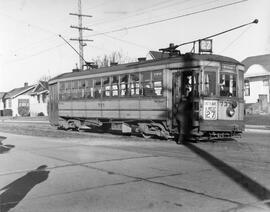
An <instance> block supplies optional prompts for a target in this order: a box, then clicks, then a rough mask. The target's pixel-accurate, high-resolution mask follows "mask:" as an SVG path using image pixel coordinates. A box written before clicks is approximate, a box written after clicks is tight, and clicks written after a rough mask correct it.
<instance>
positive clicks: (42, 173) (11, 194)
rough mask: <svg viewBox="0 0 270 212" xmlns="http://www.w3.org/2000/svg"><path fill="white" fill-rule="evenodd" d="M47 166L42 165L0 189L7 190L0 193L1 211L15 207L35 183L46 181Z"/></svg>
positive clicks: (4, 211) (47, 174)
mask: <svg viewBox="0 0 270 212" xmlns="http://www.w3.org/2000/svg"><path fill="white" fill-rule="evenodd" d="M46 168H47V166H46V165H42V166H40V167H38V168H37V169H35V170H33V171H30V172H28V173H27V174H26V175H24V176H23V177H21V178H19V179H17V180H15V181H13V182H12V183H10V184H8V185H7V186H5V187H3V188H1V190H0V191H3V190H5V191H4V192H3V193H2V194H1V195H0V211H1V212H7V211H9V210H10V209H12V208H14V207H15V206H16V205H17V204H18V203H19V202H20V201H21V200H22V199H23V198H24V197H25V196H26V194H27V193H28V192H29V191H30V190H31V189H32V188H34V187H35V185H37V184H39V183H41V182H43V181H45V180H46V179H47V178H48V176H49V171H47V170H46Z"/></svg>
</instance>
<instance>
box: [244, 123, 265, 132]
mask: <svg viewBox="0 0 270 212" xmlns="http://www.w3.org/2000/svg"><path fill="white" fill-rule="evenodd" d="M245 132H261V133H270V126H269V125H251V124H246V125H245Z"/></svg>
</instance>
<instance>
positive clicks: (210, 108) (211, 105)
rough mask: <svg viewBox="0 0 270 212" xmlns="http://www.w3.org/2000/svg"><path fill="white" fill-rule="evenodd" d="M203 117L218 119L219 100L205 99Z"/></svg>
mask: <svg viewBox="0 0 270 212" xmlns="http://www.w3.org/2000/svg"><path fill="white" fill-rule="evenodd" d="M203 108H204V110H203V118H204V119H205V120H216V119H217V108H218V106H217V101H216V100H204V107H203Z"/></svg>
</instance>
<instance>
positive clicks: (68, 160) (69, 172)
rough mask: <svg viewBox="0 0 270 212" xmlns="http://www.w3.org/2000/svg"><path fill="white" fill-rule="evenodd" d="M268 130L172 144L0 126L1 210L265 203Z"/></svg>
mask: <svg viewBox="0 0 270 212" xmlns="http://www.w3.org/2000/svg"><path fill="white" fill-rule="evenodd" d="M269 135H270V134H269V133H268V132H266V133H253V132H246V133H245V134H244V135H243V137H242V138H241V139H237V140H229V141H218V142H215V143H210V142H206V143H197V144H194V143H191V144H187V145H176V144H175V143H174V142H172V141H167V142H166V141H160V140H153V139H152V140H145V139H140V138H137V137H126V136H118V135H110V134H106V135H98V136H97V135H96V134H91V133H89V135H87V136H83V137H79V138H76V137H74V136H71V137H70V138H68V137H65V138H57V137H46V136H42V137H40V136H29V135H15V134H10V133H6V132H1V129H0V141H1V143H0V167H1V168H0V212H7V211H16V212H17V211H19V212H20V211H25V212H31V211H33V212H39V211H50V212H58V211H63V212H67V211H72V212H73V211H185V212H186V211H207V212H209V211H254V212H255V211H269V209H270V200H269V199H270V177H269V176H270V157H269V156H270V139H269Z"/></svg>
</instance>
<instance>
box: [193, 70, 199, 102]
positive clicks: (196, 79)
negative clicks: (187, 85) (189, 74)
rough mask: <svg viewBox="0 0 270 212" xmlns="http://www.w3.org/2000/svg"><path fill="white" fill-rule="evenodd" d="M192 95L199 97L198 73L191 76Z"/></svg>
mask: <svg viewBox="0 0 270 212" xmlns="http://www.w3.org/2000/svg"><path fill="white" fill-rule="evenodd" d="M193 85H194V86H193V93H194V96H196V97H197V96H199V85H200V83H199V73H195V74H194V76H193Z"/></svg>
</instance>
